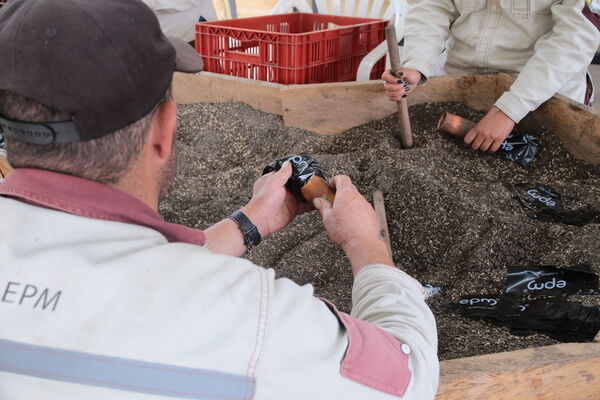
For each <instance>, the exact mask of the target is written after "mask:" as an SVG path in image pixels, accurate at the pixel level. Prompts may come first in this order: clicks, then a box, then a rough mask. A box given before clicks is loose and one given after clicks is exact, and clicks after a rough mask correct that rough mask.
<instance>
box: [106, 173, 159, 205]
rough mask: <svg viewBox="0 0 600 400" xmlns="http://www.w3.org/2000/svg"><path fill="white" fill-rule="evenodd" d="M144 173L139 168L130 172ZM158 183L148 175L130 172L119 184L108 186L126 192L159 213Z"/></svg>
mask: <svg viewBox="0 0 600 400" xmlns="http://www.w3.org/2000/svg"><path fill="white" fill-rule="evenodd" d="M136 170H137V171H143V170H140V169H138V167H137V166H135V167H133V168H131V169H130V171H136ZM156 182H157V181H156V180H155V179H152V178H150V177H149V176H148V174H144V172H141V173H139V174H138V173H132V172H129V173H127V174H126V175H125V176H123V177H122V178H121V179H119V181H118V182H116V183H114V184H110V185H108V186H110V187H112V188H114V189H117V190H120V191H121V192H125V193H127V194H128V195H130V196H132V197H135V198H136V199H138V200H139V201H141V202H142V203H144V204H146V205H147V206H148V207H150V208H152V209H153V210H154V211H158V193H159V191H158V188H157V183H156Z"/></svg>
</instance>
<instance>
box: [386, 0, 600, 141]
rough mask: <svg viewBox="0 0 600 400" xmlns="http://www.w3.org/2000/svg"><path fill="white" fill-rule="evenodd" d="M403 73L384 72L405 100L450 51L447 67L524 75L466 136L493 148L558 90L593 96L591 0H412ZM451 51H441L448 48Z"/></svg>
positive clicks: (393, 96) (582, 98)
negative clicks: (586, 8)
mask: <svg viewBox="0 0 600 400" xmlns="http://www.w3.org/2000/svg"><path fill="white" fill-rule="evenodd" d="M408 4H409V11H408V14H407V17H406V35H405V38H404V50H403V58H402V60H403V68H402V69H401V70H400V71H398V73H399V74H400V75H399V76H400V79H398V78H397V77H395V76H393V75H392V74H391V73H390V72H389V71H386V72H385V73H384V74H383V76H382V79H383V80H384V81H385V84H384V89H385V92H386V94H387V96H388V97H389V99H390V100H393V101H396V100H400V99H402V98H403V97H406V95H408V94H410V93H411V92H412V91H413V90H415V88H416V87H417V86H418V85H419V84H423V83H425V81H426V80H427V78H428V77H430V76H431V75H432V73H434V72H435V70H436V63H438V62H439V60H440V57H444V56H447V59H446V61H445V64H444V71H445V72H446V73H448V74H485V73H491V72H507V73H515V74H518V75H517V77H516V80H515V81H514V83H513V84H512V86H511V87H510V89H509V90H508V91H506V92H505V93H503V94H502V95H501V96H500V98H499V99H498V100H497V101H496V103H495V104H494V106H493V107H492V108H491V109H490V110H489V111H488V113H487V114H486V115H485V117H484V118H483V119H482V120H481V121H480V122H479V123H478V124H477V125H476V126H475V127H474V128H473V129H472V130H471V131H470V132H469V133H468V134H467V135H466V136H465V138H464V140H465V142H466V143H467V144H469V145H470V146H471V147H472V148H473V149H475V150H482V151H489V152H495V151H496V150H498V149H499V148H500V145H501V143H502V142H503V141H504V139H506V137H507V136H508V134H509V133H510V132H511V131H512V130H513V128H514V126H515V124H516V123H519V121H521V119H522V118H523V117H525V116H526V115H527V114H528V113H529V112H531V111H533V110H535V109H536V108H537V107H539V106H540V105H541V104H542V103H543V102H545V101H546V100H548V99H549V98H550V97H552V96H553V95H554V94H555V93H559V94H562V95H565V96H567V97H569V98H571V99H573V100H575V101H578V102H580V103H589V102H590V101H591V99H592V86H591V80H590V79H589V76H587V74H586V73H587V68H588V66H589V64H590V62H591V60H592V58H593V56H594V53H595V51H596V49H597V47H598V44H599V43H600V33H599V32H598V29H597V28H596V27H595V26H594V25H593V24H592V23H591V22H590V21H589V20H588V19H587V18H586V17H585V16H584V14H583V12H582V10H583V8H584V6H585V0H511V1H509V0H436V1H433V0H408ZM444 50H445V54H444V55H442V53H444Z"/></svg>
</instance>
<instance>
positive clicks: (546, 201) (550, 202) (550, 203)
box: [527, 189, 556, 207]
mask: <svg viewBox="0 0 600 400" xmlns="http://www.w3.org/2000/svg"><path fill="white" fill-rule="evenodd" d="M527 194H528V195H530V196H531V197H533V198H534V199H536V200H538V201H540V202H542V203H544V204H546V205H547V206H548V207H554V206H555V205H556V202H555V201H553V200H552V199H550V198H549V197H543V196H542V195H541V194H539V192H538V191H537V190H535V189H529V190H528V191H527Z"/></svg>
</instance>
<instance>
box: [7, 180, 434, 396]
mask: <svg viewBox="0 0 600 400" xmlns="http://www.w3.org/2000/svg"><path fill="white" fill-rule="evenodd" d="M2 196H4V197H2ZM125 221H128V223H126V222H125ZM0 227H1V229H0V321H2V323H1V324H0V399H2V400H22V399H44V400H52V399H60V400H69V399H78V400H80V399H86V400H93V399H102V400H105V399H129V400H137V399H140V400H142V399H148V400H151V399H157V398H165V399H166V398H191V399H240V400H242V399H286V400H293V399H298V400H306V399H311V400H315V399H328V400H330V399H345V400H348V399H361V400H365V399H394V398H403V399H407V400H408V399H414V400H428V399H433V398H434V396H435V392H436V388H437V383H438V361H437V357H436V348H437V339H436V328H435V322H434V318H433V315H432V313H431V311H430V310H429V308H428V307H427V305H426V304H425V302H424V298H423V288H422V286H421V285H420V284H419V283H418V282H417V281H415V280H414V279H412V278H411V277H409V276H408V275H407V274H405V273H404V272H402V271H400V270H398V269H396V268H393V267H389V266H385V265H371V266H368V267H366V268H365V269H363V270H362V271H361V272H359V273H358V274H357V276H356V277H355V282H354V287H353V292H352V295H353V309H352V317H350V316H349V315H346V314H343V313H339V312H337V311H336V310H335V309H334V308H333V307H332V306H330V305H328V304H327V303H325V302H323V301H321V300H319V299H317V298H315V297H314V296H313V288H312V287H311V285H306V286H298V285H296V284H295V283H293V282H291V281H290V280H287V279H275V277H274V273H273V271H272V270H267V269H263V268H261V267H258V266H256V265H253V264H252V263H251V262H249V261H247V260H244V259H241V258H235V257H229V256H223V255H217V254H213V253H211V252H210V251H209V250H208V249H207V248H205V247H203V246H200V245H198V244H200V243H201V241H202V240H203V238H202V234H201V232H200V231H195V230H190V229H187V228H183V227H179V226H176V225H173V224H166V223H164V222H162V220H160V218H159V217H158V214H156V213H155V212H154V211H153V210H151V209H150V208H148V207H147V206H145V205H143V204H142V203H141V202H139V201H137V200H136V199H134V198H133V197H130V196H128V195H126V194H124V193H122V192H119V191H118V190H115V189H111V188H108V187H107V186H104V185H100V184H97V183H93V182H90V181H86V180H84V179H80V178H76V177H72V176H67V175H62V174H57V173H52V172H47V171H40V170H27V169H16V170H15V171H13V172H12V173H11V174H9V175H8V177H7V178H6V179H5V180H4V182H2V183H1V184H0ZM196 235H198V236H196ZM168 238H171V239H168ZM176 238H179V239H180V240H183V241H186V242H182V241H176V240H175V239H176ZM194 241H198V244H194V243H193V242H194Z"/></svg>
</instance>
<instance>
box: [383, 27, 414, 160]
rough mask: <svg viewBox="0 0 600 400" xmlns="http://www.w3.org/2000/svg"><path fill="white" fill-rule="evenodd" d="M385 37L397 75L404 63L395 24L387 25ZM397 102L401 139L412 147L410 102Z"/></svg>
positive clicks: (393, 72)
mask: <svg viewBox="0 0 600 400" xmlns="http://www.w3.org/2000/svg"><path fill="white" fill-rule="evenodd" d="M385 37H386V40H387V45H388V53H389V56H390V64H391V70H392V74H393V75H394V76H396V72H397V71H398V70H399V69H400V68H401V67H402V64H401V63H400V53H399V52H398V38H397V37H396V28H395V27H394V25H388V26H386V27H385ZM396 103H397V104H398V121H399V123H400V139H401V140H402V147H404V148H405V149H410V148H411V147H412V146H413V139H412V130H411V128H410V118H409V116H408V103H407V102H406V99H402V100H400V101H397V102H396Z"/></svg>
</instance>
